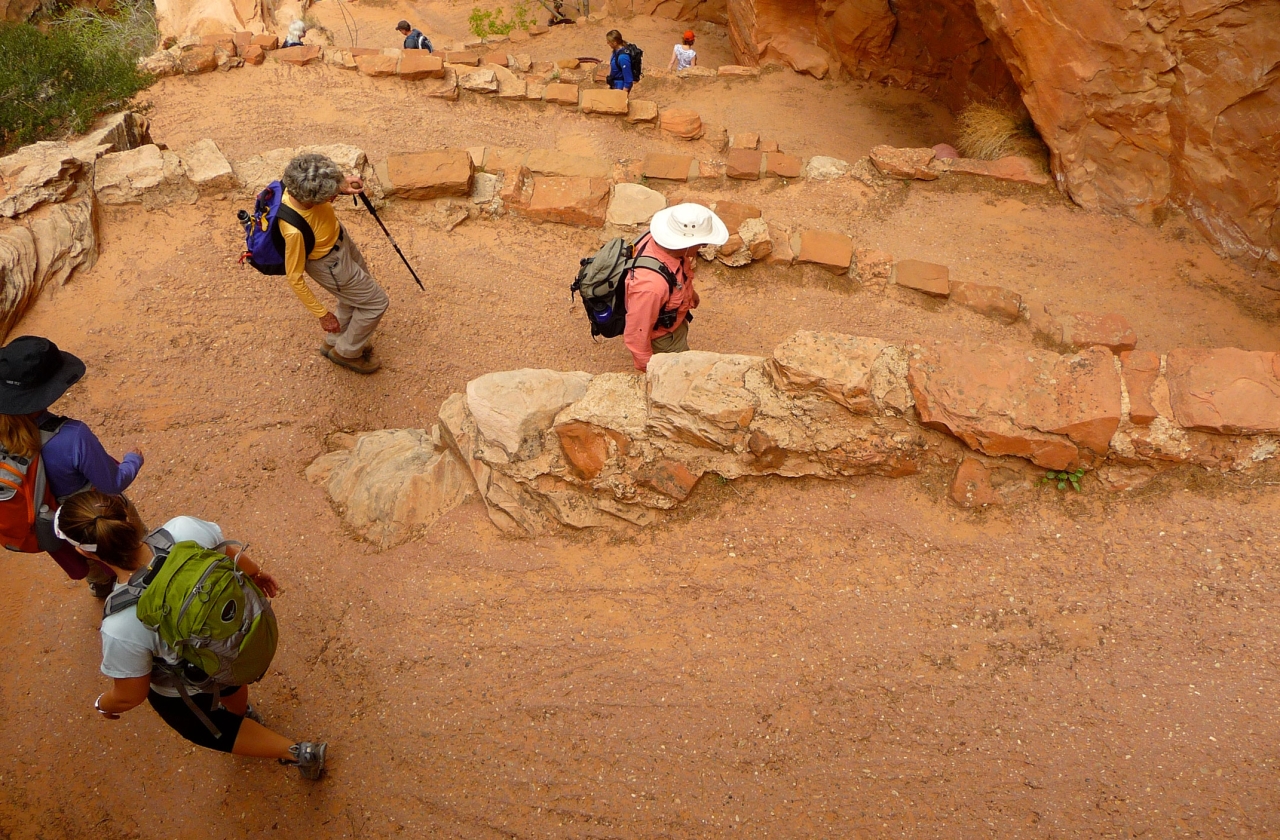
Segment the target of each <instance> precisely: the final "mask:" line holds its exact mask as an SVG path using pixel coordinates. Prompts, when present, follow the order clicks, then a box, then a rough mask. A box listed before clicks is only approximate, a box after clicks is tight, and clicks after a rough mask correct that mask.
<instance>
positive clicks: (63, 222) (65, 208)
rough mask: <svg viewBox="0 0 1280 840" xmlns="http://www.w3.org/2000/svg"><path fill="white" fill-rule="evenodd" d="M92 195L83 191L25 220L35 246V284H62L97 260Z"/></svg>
mask: <svg viewBox="0 0 1280 840" xmlns="http://www.w3.org/2000/svg"><path fill="white" fill-rule="evenodd" d="M95 206H96V205H95V202H94V197H93V194H92V193H90V192H89V191H88V190H84V191H83V192H82V193H81V194H80V195H78V196H75V197H73V198H70V199H68V200H67V201H64V202H62V203H61V204H53V205H49V206H47V207H41V208H39V209H37V210H33V211H31V212H30V213H28V214H26V215H25V216H23V218H22V220H23V222H25V223H26V225H27V227H28V229H29V230H30V231H31V237H32V239H33V240H34V241H35V246H36V270H35V282H36V284H37V285H38V286H39V287H40V288H44V286H45V284H47V283H57V284H62V283H65V282H67V280H68V279H69V278H70V277H71V274H72V273H73V272H74V271H76V270H77V269H79V268H86V269H88V268H92V267H93V264H94V263H95V262H97V260H98V236H97V232H96V231H97V224H96V219H95V212H94V209H95Z"/></svg>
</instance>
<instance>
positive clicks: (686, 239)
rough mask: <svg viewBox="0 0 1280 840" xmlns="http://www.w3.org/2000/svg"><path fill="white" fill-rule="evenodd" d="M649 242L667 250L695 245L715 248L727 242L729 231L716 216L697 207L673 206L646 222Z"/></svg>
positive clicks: (705, 209)
mask: <svg viewBox="0 0 1280 840" xmlns="http://www.w3.org/2000/svg"><path fill="white" fill-rule="evenodd" d="M649 233H651V234H652V235H653V240H654V241H655V242H657V243H658V244H659V245H661V246H662V247H663V248H666V249H667V250H670V251H679V250H682V249H684V248H692V247H693V246H695V245H715V246H717V247H719V246H721V245H723V244H724V243H726V242H728V241H729V228H727V227H725V224H724V222H722V221H720V217H719V216H717V215H716V214H715V213H712V212H711V210H709V209H708V208H706V207H703V206H702V205H701V204H677V205H676V206H675V207H668V208H667V209H666V210H659V211H658V212H657V213H655V214H654V216H653V220H652V221H650V222H649Z"/></svg>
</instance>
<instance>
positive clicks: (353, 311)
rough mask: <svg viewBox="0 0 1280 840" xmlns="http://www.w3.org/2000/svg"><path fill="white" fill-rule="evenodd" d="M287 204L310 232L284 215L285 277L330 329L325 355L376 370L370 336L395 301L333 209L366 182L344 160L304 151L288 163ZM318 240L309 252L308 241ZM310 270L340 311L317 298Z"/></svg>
mask: <svg viewBox="0 0 1280 840" xmlns="http://www.w3.org/2000/svg"><path fill="white" fill-rule="evenodd" d="M281 181H283V183H284V189H285V195H284V198H283V200H282V204H283V205H284V206H286V207H288V208H290V209H291V210H292V211H294V212H296V213H297V214H298V216H299V217H300V218H299V219H297V220H296V221H299V222H301V223H303V224H304V225H305V226H307V227H309V230H308V231H306V232H305V233H304V232H303V231H302V230H300V229H299V228H298V227H297V225H296V224H294V223H293V222H290V221H289V220H288V219H287V218H286V217H285V215H283V214H282V215H281V216H280V217H279V227H280V233H281V234H282V235H283V237H284V244H285V276H286V277H287V278H288V280H289V285H290V286H291V287H293V291H294V293H295V294H296V295H297V296H298V299H299V300H301V301H302V303H303V305H304V306H306V307H307V309H308V310H310V311H311V314H312V315H315V316H316V317H317V318H319V319H320V327H321V329H323V330H324V331H325V332H327V333H329V335H328V336H326V337H325V343H324V344H323V345H321V347H320V355H322V356H324V357H325V358H326V359H328V360H329V361H331V362H333V363H334V364H335V365H341V366H342V367H345V368H349V369H351V370H354V371H355V372H356V373H373V372H374V371H376V370H377V369H378V368H380V367H382V363H381V362H378V361H376V360H375V359H373V358H372V356H373V347H372V345H371V344H370V343H369V339H370V338H371V337H372V336H373V331H374V330H375V329H377V327H378V322H379V321H381V320H382V316H383V313H385V312H386V311H387V306H388V305H389V301H388V299H387V293H386V292H384V291H383V290H382V287H381V286H379V285H378V283H377V281H376V280H374V279H373V276H372V275H370V274H369V269H368V266H366V265H365V261H364V257H363V256H362V255H361V253H360V249H359V248H358V247H356V243H355V241H354V240H353V239H352V238H351V237H350V236H347V235H346V233H345V231H343V229H342V225H341V224H339V222H338V216H337V214H336V213H334V211H333V200H334V199H335V198H337V197H338V196H339V195H355V194H356V193H359V192H362V191H363V190H364V184H363V183H362V182H361V180H360V179H359V178H357V177H355V176H354V175H343V173H342V170H341V169H340V168H339V167H338V164H336V163H334V162H333V161H332V160H330V159H329V158H327V157H325V156H324V155H318V154H304V155H298V156H297V157H295V158H294V159H293V160H291V161H289V165H288V166H287V167H285V170H284V176H283V177H282V178H281ZM308 239H311V240H312V242H313V243H314V244H313V245H312V247H311V250H310V251H308V250H307V240H308ZM304 272H305V273H306V274H307V275H309V276H310V277H311V279H312V280H314V281H316V283H318V284H319V285H320V286H321V288H323V289H324V290H325V291H327V292H329V294H331V295H333V296H334V297H336V298H337V299H338V305H337V307H336V310H337V311H336V312H330V311H329V310H328V309H326V308H325V306H324V305H323V304H321V303H320V302H319V301H318V300H316V298H315V295H313V294H312V293H311V289H310V288H309V287H308V286H307V284H306V281H305V280H303V279H302V275H303V273H304Z"/></svg>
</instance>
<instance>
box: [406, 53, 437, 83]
mask: <svg viewBox="0 0 1280 840" xmlns="http://www.w3.org/2000/svg"><path fill="white" fill-rule="evenodd" d="M396 72H397V73H398V74H399V76H400V78H402V79H404V80H406V81H410V82H413V81H418V80H420V79H443V78H444V60H443V59H441V58H440V56H438V55H432V54H431V53H429V52H427V51H426V50H405V51H404V54H403V55H401V56H400V65H399V67H398V68H397V69H396Z"/></svg>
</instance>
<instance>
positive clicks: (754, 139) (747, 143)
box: [729, 132, 760, 149]
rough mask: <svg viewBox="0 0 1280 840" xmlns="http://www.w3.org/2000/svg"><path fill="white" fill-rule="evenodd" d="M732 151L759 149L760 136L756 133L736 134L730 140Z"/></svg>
mask: <svg viewBox="0 0 1280 840" xmlns="http://www.w3.org/2000/svg"><path fill="white" fill-rule="evenodd" d="M729 148H730V149H759V148H760V135H759V134H756V133H754V132H751V133H747V134H735V135H733V136H732V137H730V138H729Z"/></svg>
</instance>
